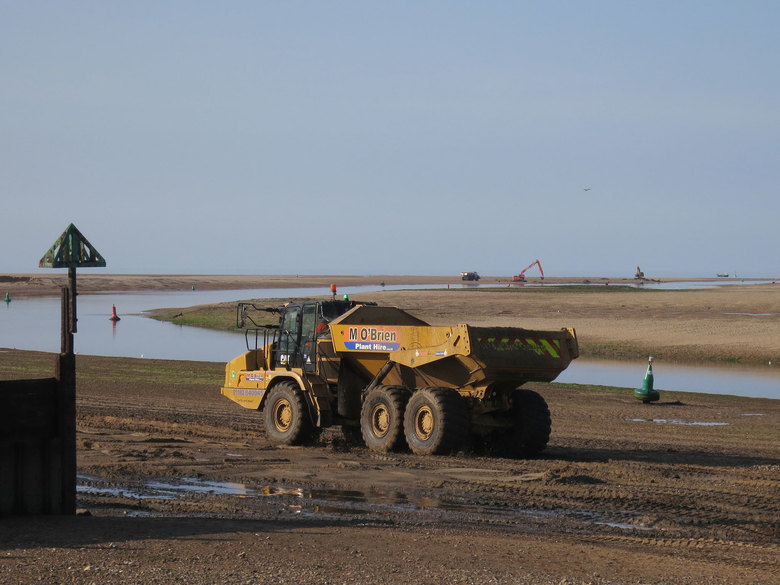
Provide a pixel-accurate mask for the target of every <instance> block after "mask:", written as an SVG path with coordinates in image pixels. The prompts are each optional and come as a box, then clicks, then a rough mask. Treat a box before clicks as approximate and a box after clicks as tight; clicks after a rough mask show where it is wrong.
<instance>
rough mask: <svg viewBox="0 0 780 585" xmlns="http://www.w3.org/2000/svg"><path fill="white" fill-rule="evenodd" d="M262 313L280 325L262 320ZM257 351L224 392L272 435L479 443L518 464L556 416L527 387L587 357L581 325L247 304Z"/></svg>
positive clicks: (419, 444)
mask: <svg viewBox="0 0 780 585" xmlns="http://www.w3.org/2000/svg"><path fill="white" fill-rule="evenodd" d="M261 312H267V313H272V314H274V315H276V314H278V321H277V320H275V322H274V323H273V324H270V325H267V324H263V323H258V321H260V319H259V315H260V313H261ZM237 322H238V325H239V327H243V328H245V329H246V339H247V351H246V352H245V353H243V354H241V355H239V356H238V357H236V358H235V359H233V360H231V361H230V362H228V364H227V366H226V368H225V384H224V386H223V387H222V389H221V392H222V394H223V395H224V396H227V397H228V398H230V399H231V400H233V401H235V402H237V403H238V404H240V405H241V406H243V407H244V408H250V409H253V410H259V411H262V412H263V415H264V421H265V429H266V432H267V434H268V437H269V439H270V440H271V441H272V442H274V443H276V444H286V445H292V444H300V443H305V442H307V441H311V440H313V439H315V438H316V437H317V435H318V434H319V431H320V430H321V429H322V428H324V427H329V426H332V425H340V426H341V428H342V430H343V431H344V434H345V435H346V436H348V437H350V438H362V440H363V441H364V442H365V444H366V446H367V447H368V448H369V449H371V450H373V451H379V452H387V451H391V450H395V449H401V448H406V447H407V446H408V448H409V449H411V450H412V451H413V452H414V453H417V454H422V455H427V454H434V453H443V452H448V451H453V450H457V449H458V448H461V447H462V446H464V445H465V444H467V443H468V442H469V441H470V440H471V439H473V438H475V437H477V438H479V440H480V444H484V445H488V446H489V447H490V448H491V450H492V451H494V452H496V453H501V454H504V455H507V456H514V457H527V456H533V455H535V454H537V453H538V452H540V451H542V450H543V449H544V448H545V446H546V445H547V442H548V440H549V438H550V425H551V423H550V411H549V409H548V407H547V403H546V402H545V401H544V399H543V398H542V396H541V395H539V394H538V393H537V392H534V391H532V390H528V389H522V388H520V386H522V385H523V384H525V383H526V382H531V381H539V382H550V381H552V380H554V379H555V378H556V377H557V376H558V374H560V373H561V372H562V371H563V370H564V369H566V367H567V366H568V365H569V363H570V362H571V360H573V359H574V358H576V357H577V356H578V347H577V337H576V335H575V333H574V330H573V329H561V330H560V331H532V330H528V329H521V328H515V327H472V326H470V325H463V324H461V325H454V326H432V325H428V324H427V323H426V322H424V321H422V320H420V319H418V318H417V317H414V316H413V315H411V314H409V313H407V312H405V311H403V310H401V309H398V308H395V307H380V306H377V305H376V304H373V303H359V302H355V301H349V300H335V299H334V300H325V301H323V300H311V301H302V302H290V303H288V304H286V305H285V306H283V307H280V308H260V307H257V306H256V305H254V304H251V303H239V305H238V310H237Z"/></svg>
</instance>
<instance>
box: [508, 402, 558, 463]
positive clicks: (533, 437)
mask: <svg viewBox="0 0 780 585" xmlns="http://www.w3.org/2000/svg"><path fill="white" fill-rule="evenodd" d="M508 414H509V417H510V419H511V422H512V425H513V428H512V429H511V430H509V431H507V432H505V433H503V434H502V435H501V437H500V440H499V441H498V445H497V446H498V447H499V451H500V453H502V454H505V455H507V456H509V457H534V456H536V455H538V454H539V453H541V452H542V451H544V449H545V447H547V443H548V441H549V440H550V430H551V428H552V421H551V419H550V409H549V407H548V406H547V402H545V400H544V398H542V396H541V395H540V394H538V393H537V392H534V391H533V390H525V389H522V390H515V391H514V392H513V393H512V407H511V409H510V410H509V413H508Z"/></svg>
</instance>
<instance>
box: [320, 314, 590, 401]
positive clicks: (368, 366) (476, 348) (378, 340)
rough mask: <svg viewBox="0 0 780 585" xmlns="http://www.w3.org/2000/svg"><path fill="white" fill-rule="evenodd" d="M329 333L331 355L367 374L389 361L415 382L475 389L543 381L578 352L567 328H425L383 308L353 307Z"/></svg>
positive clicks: (482, 389) (457, 326)
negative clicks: (410, 376)
mask: <svg viewBox="0 0 780 585" xmlns="http://www.w3.org/2000/svg"><path fill="white" fill-rule="evenodd" d="M410 318H411V319H410ZM330 330H331V340H332V343H333V348H334V350H335V352H336V353H337V354H338V355H339V356H340V357H341V359H342V360H349V361H350V362H353V363H355V365H356V366H358V367H359V368H360V369H361V370H362V371H365V372H366V373H367V374H370V375H372V376H373V375H376V374H377V373H378V372H379V369H380V368H381V367H382V366H383V365H384V364H385V363H386V362H387V361H388V360H389V361H392V362H394V363H396V364H398V365H399V366H400V367H402V368H408V369H410V370H412V371H413V374H414V376H415V379H416V380H417V383H418V384H417V385H421V384H422V385H427V386H431V385H435V386H447V387H451V388H461V389H463V390H464V391H466V392H477V393H479V394H481V393H482V392H484V390H485V389H486V388H487V387H488V386H490V385H491V384H495V383H500V384H514V386H515V387H516V386H519V385H521V384H524V383H526V382H531V381H534V382H550V381H552V380H554V379H555V378H556V377H557V376H558V374H560V373H561V372H562V371H563V370H565V369H566V368H567V367H568V365H569V363H571V360H572V359H574V358H576V357H577V356H578V349H577V339H576V335H575V333H574V330H573V329H562V330H560V331H534V330H530V329H521V328H514V327H472V326H469V325H465V324H460V325H455V326H432V325H427V324H425V323H424V322H422V321H420V320H419V319H416V318H415V317H412V316H411V315H409V314H408V313H406V312H405V311H401V310H400V309H391V308H387V307H355V309H353V310H352V311H350V312H349V313H346V314H345V315H343V316H342V317H341V318H339V319H337V320H336V321H334V322H333V323H331V325H330ZM397 382H399V380H397V379H393V378H392V377H391V378H390V383H397Z"/></svg>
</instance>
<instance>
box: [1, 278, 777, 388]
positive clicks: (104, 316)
mask: <svg viewBox="0 0 780 585" xmlns="http://www.w3.org/2000/svg"><path fill="white" fill-rule="evenodd" d="M675 285H676V288H689V287H690V286H683V285H685V283H675ZM444 286H446V285H442V286H440V287H436V286H431V285H425V286H418V287H414V286H408V285H400V286H387V287H385V289H386V290H393V289H409V288H444ZM466 286H474V285H466ZM376 290H377V287H342V288H340V289H339V295H342V294H349V295H351V296H352V295H356V294H359V293H361V292H373V291H376ZM325 294H327V292H326V293H325ZM318 295H319V296H322V295H323V290H322V288H316V289H310V288H290V289H244V290H221V291H199V290H196V291H177V292H151V293H143V292H139V293H127V292H106V293H101V294H79V296H78V308H77V314H78V332H77V333H76V335H75V340H74V345H75V350H76V353H78V354H84V355H102V356H118V357H133V358H155V359H176V360H194V361H210V362H227V361H228V360H230V359H232V358H233V357H235V356H236V355H238V354H240V353H241V352H243V351H244V350H245V347H246V345H245V341H244V336H243V334H241V333H229V332H221V331H212V330H209V329H202V328H198V327H186V326H182V325H176V324H173V323H167V322H161V321H156V320H155V319H151V318H149V317H145V316H144V315H143V312H144V311H148V310H151V309H157V308H164V307H191V306H194V305H203V304H210V303H221V302H232V301H239V300H246V299H262V298H292V297H305V296H318ZM112 305H116V308H117V313H118V315H119V316H120V318H121V320H120V321H119V322H118V323H116V322H113V321H110V320H109V317H110V316H111V310H112ZM0 348H14V349H25V350H35V351H46V352H52V353H58V352H59V351H60V298H59V297H41V298H19V299H16V300H12V301H11V302H10V303H2V304H0ZM0 351H1V350H0ZM778 365H780V364H778ZM778 365H771V366H769V365H768V366H765V367H749V368H746V367H743V366H736V365H735V366H731V367H726V366H679V365H672V364H664V363H662V362H655V363H654V365H653V372H654V376H655V388H656V389H657V390H661V391H663V390H675V391H683V392H704V393H710V394H731V395H737V396H751V397H758V398H773V399H780V367H778ZM646 367H647V362H645V361H637V362H624V361H620V362H617V361H615V362H613V361H602V360H585V359H581V358H580V359H577V360H575V361H573V362H572V364H571V365H570V366H569V368H568V369H567V370H565V371H564V372H563V373H562V374H561V375H560V376H559V377H558V379H557V380H556V381H558V382H567V383H575V384H596V385H604V386H619V387H624V388H638V387H641V386H642V380H643V378H644V373H645V369H646Z"/></svg>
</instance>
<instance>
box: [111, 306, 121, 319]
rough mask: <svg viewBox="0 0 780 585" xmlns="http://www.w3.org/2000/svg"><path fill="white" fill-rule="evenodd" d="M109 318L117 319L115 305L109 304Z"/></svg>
mask: <svg viewBox="0 0 780 585" xmlns="http://www.w3.org/2000/svg"><path fill="white" fill-rule="evenodd" d="M109 320H111V321H119V315H117V314H116V305H111V316H110V317H109Z"/></svg>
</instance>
